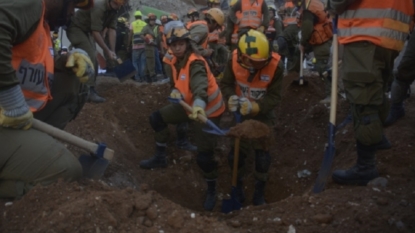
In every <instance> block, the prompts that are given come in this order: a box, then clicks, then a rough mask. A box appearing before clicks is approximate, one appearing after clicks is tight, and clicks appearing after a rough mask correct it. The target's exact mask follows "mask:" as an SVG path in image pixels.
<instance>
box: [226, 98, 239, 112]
mask: <svg viewBox="0 0 415 233" xmlns="http://www.w3.org/2000/svg"><path fill="white" fill-rule="evenodd" d="M238 107H239V97H238V96H237V95H232V96H231V97H229V99H228V108H229V111H230V112H236V111H237V110H238Z"/></svg>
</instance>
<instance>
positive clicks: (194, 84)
mask: <svg viewBox="0 0 415 233" xmlns="http://www.w3.org/2000/svg"><path fill="white" fill-rule="evenodd" d="M207 90H208V78H207V72H206V69H205V65H204V64H203V62H202V61H194V62H192V64H190V91H191V92H192V94H193V100H196V99H201V100H203V101H204V102H205V103H206V104H207V101H208V94H207Z"/></svg>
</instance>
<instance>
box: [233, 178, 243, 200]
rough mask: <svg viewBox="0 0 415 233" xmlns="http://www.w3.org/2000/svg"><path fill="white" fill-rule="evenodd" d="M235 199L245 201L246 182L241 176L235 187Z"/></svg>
mask: <svg viewBox="0 0 415 233" xmlns="http://www.w3.org/2000/svg"><path fill="white" fill-rule="evenodd" d="M235 199H236V200H237V201H238V202H239V203H241V204H242V203H244V202H245V192H244V184H243V181H242V179H239V178H238V180H237V183H236V188H235Z"/></svg>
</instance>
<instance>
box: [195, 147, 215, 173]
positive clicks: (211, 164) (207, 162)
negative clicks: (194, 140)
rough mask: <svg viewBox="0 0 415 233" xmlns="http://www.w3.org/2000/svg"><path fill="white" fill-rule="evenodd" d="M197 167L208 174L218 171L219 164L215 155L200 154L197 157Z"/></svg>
mask: <svg viewBox="0 0 415 233" xmlns="http://www.w3.org/2000/svg"><path fill="white" fill-rule="evenodd" d="M196 162H197V165H199V167H200V169H202V171H203V172H204V173H205V174H206V173H212V172H213V171H216V168H217V166H218V163H217V162H216V161H215V160H214V157H213V153H204V152H199V153H198V154H197V157H196Z"/></svg>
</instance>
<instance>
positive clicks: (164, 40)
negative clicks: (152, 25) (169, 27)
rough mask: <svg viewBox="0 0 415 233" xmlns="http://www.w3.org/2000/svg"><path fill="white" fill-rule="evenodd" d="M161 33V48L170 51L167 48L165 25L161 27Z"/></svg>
mask: <svg viewBox="0 0 415 233" xmlns="http://www.w3.org/2000/svg"><path fill="white" fill-rule="evenodd" d="M159 32H160V35H161V47H163V49H165V50H168V49H169V46H167V38H166V35H164V25H160V26H159Z"/></svg>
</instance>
